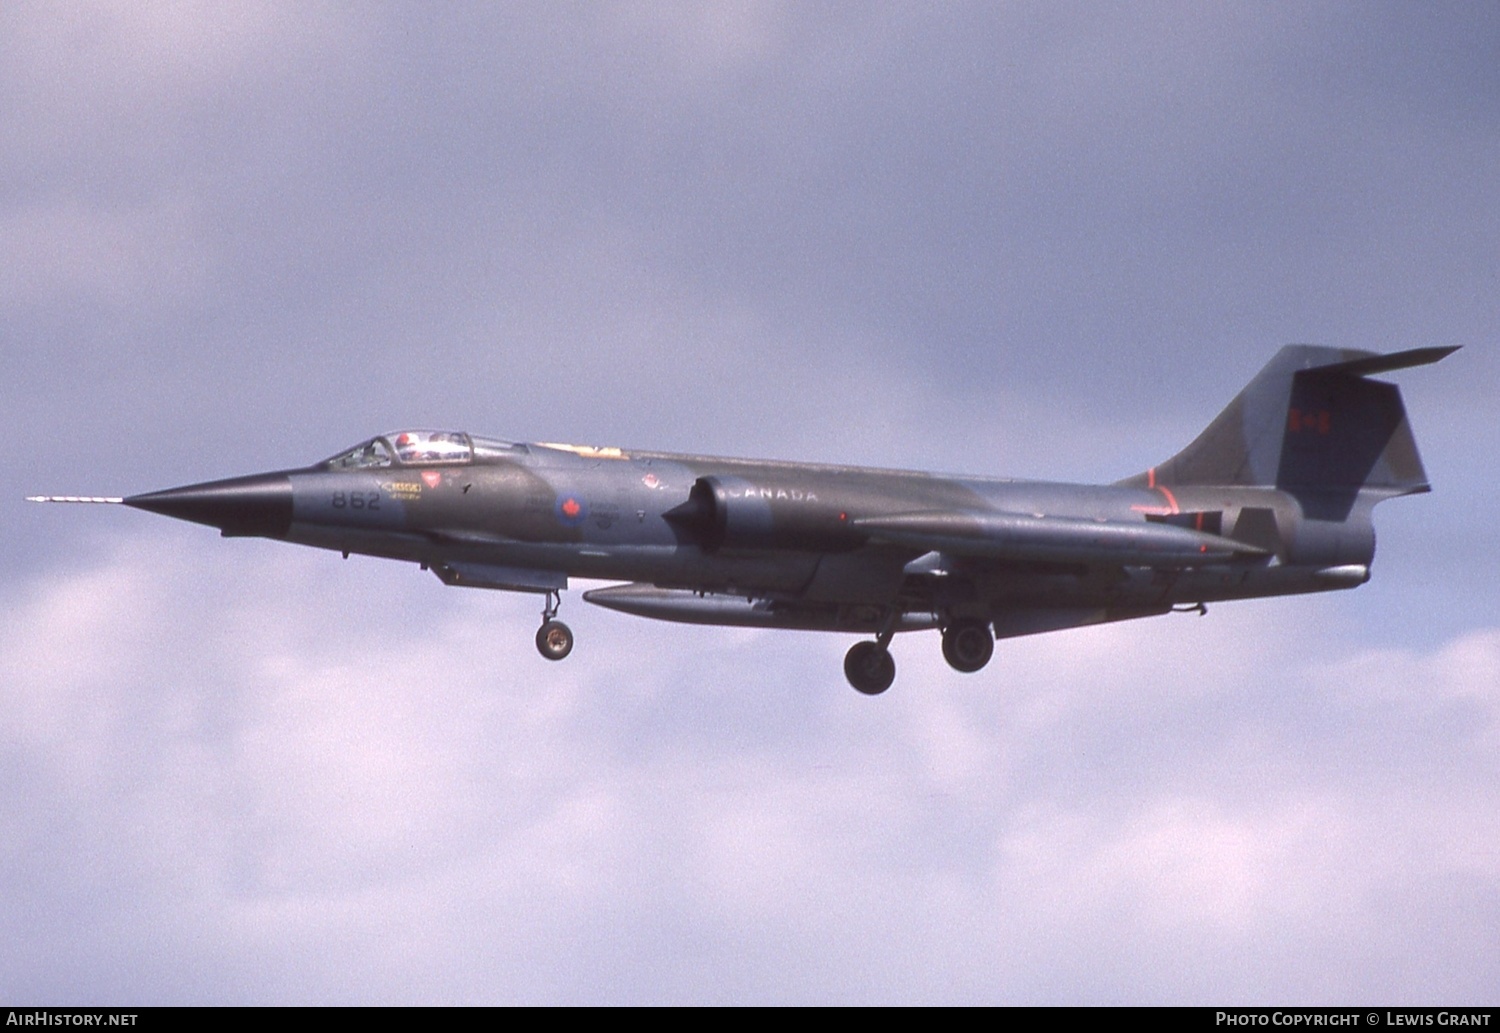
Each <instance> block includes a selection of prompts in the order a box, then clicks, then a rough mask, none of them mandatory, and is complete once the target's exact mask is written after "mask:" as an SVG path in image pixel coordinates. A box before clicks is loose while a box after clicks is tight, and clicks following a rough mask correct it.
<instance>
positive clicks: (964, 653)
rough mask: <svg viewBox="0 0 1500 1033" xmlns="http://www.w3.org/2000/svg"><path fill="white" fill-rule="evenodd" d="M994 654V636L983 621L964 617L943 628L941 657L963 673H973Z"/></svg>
mask: <svg viewBox="0 0 1500 1033" xmlns="http://www.w3.org/2000/svg"><path fill="white" fill-rule="evenodd" d="M994 655H995V636H994V634H993V633H991V631H990V626H989V625H988V624H986V623H985V622H984V621H980V620H974V619H973V618H964V619H962V620H956V621H954V622H953V623H952V624H950V625H948V626H947V627H946V628H944V629H943V659H944V660H947V661H948V666H949V667H951V668H953V669H954V670H955V671H962V672H963V673H964V674H973V673H974V672H975V671H977V670H979V669H980V668H981V667H983V666H984V665H985V664H987V663H989V662H990V657H992V656H994Z"/></svg>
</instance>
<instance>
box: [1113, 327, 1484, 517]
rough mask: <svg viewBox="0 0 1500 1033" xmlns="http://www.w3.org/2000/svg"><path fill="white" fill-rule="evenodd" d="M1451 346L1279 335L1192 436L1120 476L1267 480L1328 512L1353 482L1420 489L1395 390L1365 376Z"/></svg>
mask: <svg viewBox="0 0 1500 1033" xmlns="http://www.w3.org/2000/svg"><path fill="white" fill-rule="evenodd" d="M1457 350H1458V349H1457V348H1416V349H1413V350H1411V351H1403V352H1394V353H1392V354H1390V355H1378V354H1376V353H1374V352H1367V351H1352V350H1348V349H1340V348H1324V347H1319V346H1317V345H1311V344H1291V345H1287V346H1286V347H1285V348H1282V349H1281V351H1279V352H1277V353H1276V356H1275V357H1274V358H1272V359H1271V361H1270V362H1269V363H1268V364H1267V365H1266V367H1265V369H1263V370H1261V371H1260V373H1259V374H1257V375H1256V377H1255V379H1254V380H1252V381H1250V383H1249V384H1248V385H1247V386H1246V387H1245V389H1244V390H1243V391H1241V392H1240V393H1239V395H1238V396H1237V397H1236V398H1235V399H1234V401H1232V402H1230V403H1229V405H1228V407H1227V408H1225V410H1224V411H1223V412H1221V413H1220V414H1219V415H1218V417H1217V418H1216V419H1215V420H1214V421H1213V422H1212V423H1210V424H1209V425H1208V429H1207V430H1205V431H1204V432H1203V433H1202V434H1199V435H1198V437H1197V438H1196V439H1194V441H1193V443H1192V444H1190V445H1188V447H1187V448H1184V449H1183V450H1182V451H1181V452H1179V453H1177V454H1176V455H1175V456H1173V457H1172V458H1171V459H1169V460H1167V461H1166V462H1165V463H1162V464H1161V465H1160V466H1156V467H1153V468H1152V469H1150V470H1148V471H1146V472H1145V473H1143V474H1138V475H1137V476H1135V477H1131V478H1129V479H1127V480H1125V481H1122V482H1121V483H1122V484H1127V485H1138V486H1143V487H1144V486H1155V485H1167V486H1171V485H1246V486H1260V487H1275V488H1280V489H1282V490H1284V491H1287V492H1289V493H1290V494H1292V495H1295V496H1296V497H1297V498H1298V499H1299V500H1301V501H1302V502H1303V505H1304V510H1305V511H1307V512H1308V515H1309V516H1312V515H1314V512H1313V511H1316V515H1317V516H1319V517H1320V518H1322V519H1334V520H1341V519H1343V517H1344V516H1345V515H1347V514H1348V512H1349V510H1350V509H1351V508H1352V506H1353V503H1354V498H1355V496H1356V494H1357V493H1358V492H1359V490H1360V489H1361V488H1376V489H1382V490H1383V492H1384V493H1386V494H1390V495H1409V494H1412V493H1415V492H1422V491H1427V490H1429V485H1428V483H1427V472H1426V471H1425V470H1424V469H1423V468H1422V459H1421V457H1420V456H1419V455H1418V454H1417V444H1416V441H1415V440H1414V439H1413V437H1412V433H1411V426H1410V425H1409V424H1408V423H1407V420H1406V408H1405V406H1403V405H1402V404H1401V392H1400V390H1399V389H1398V388H1397V387H1396V386H1395V385H1394V384H1388V383H1385V382H1383V381H1378V380H1366V379H1365V377H1367V376H1368V375H1370V374H1372V373H1385V372H1388V371H1390V370H1397V369H1405V368H1407V367H1408V366H1423V365H1426V364H1427V363H1431V362H1437V361H1438V360H1440V359H1443V358H1446V357H1447V356H1449V355H1451V354H1452V353H1453V352H1455V351H1457Z"/></svg>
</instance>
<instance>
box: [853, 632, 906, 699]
mask: <svg viewBox="0 0 1500 1033" xmlns="http://www.w3.org/2000/svg"><path fill="white" fill-rule="evenodd" d="M844 677H845V678H848V679H849V684H850V685H853V686H854V687H855V688H856V689H858V690H859V691H860V692H863V693H864V694H865V695H866V696H878V695H880V694H881V693H882V692H884V691H885V690H886V689H888V688H890V687H891V682H893V681H895V680H896V661H895V660H893V659H891V651H890V650H889V649H886V648H885V647H884V646H882V645H881V644H880V643H879V642H856V643H855V644H854V645H853V646H852V647H850V649H849V652H847V653H845V654H844Z"/></svg>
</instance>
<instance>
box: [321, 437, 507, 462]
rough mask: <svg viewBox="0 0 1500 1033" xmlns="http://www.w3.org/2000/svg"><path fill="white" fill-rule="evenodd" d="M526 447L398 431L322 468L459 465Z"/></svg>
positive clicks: (371, 441)
mask: <svg viewBox="0 0 1500 1033" xmlns="http://www.w3.org/2000/svg"><path fill="white" fill-rule="evenodd" d="M525 451H526V446H525V445H515V444H512V443H510V442H508V441H492V440H490V439H488V438H476V437H472V436H471V435H468V434H465V433H464V432H463V431H457V430H398V431H393V432H392V433H390V434H381V435H380V436H379V437H374V438H371V439H370V440H369V441H366V442H363V443H361V444H358V445H355V446H354V447H353V448H351V449H346V450H345V451H343V452H340V453H339V454H338V455H336V456H334V457H332V458H331V459H325V460H324V461H323V462H322V463H321V464H320V465H322V466H323V467H325V468H326V469H329V470H354V469H365V468H368V467H381V466H438V465H442V466H456V465H459V464H461V463H472V462H474V461H475V459H481V460H482V459H487V458H492V457H497V456H501V455H515V454H516V453H518V452H525Z"/></svg>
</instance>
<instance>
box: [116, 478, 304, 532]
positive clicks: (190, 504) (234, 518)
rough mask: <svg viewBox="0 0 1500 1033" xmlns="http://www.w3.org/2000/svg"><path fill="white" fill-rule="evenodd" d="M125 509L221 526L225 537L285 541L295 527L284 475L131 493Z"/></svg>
mask: <svg viewBox="0 0 1500 1033" xmlns="http://www.w3.org/2000/svg"><path fill="white" fill-rule="evenodd" d="M125 505H127V506H134V507H135V508H136V509H144V510H147V511H149V512H152V513H160V514H162V515H163V516H169V517H176V518H177V519H178V520H191V521H192V522H193V523H195V524H207V525H208V526H209V527H217V528H218V529H219V531H220V532H221V533H222V534H223V535H224V537H226V538H241V537H252V536H256V537H263V538H285V537H286V534H287V531H288V530H289V529H290V528H291V526H292V481H291V478H289V477H288V476H287V475H286V474H284V473H262V474H255V475H253V476H250V477H233V478H230V479H229V480H227V481H209V482H208V483H206V484H190V485H188V486H187V487H184V488H168V489H167V490H166V491H153V492H148V493H146V494H145V495H132V496H131V497H130V498H128V499H126V500H125Z"/></svg>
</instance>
